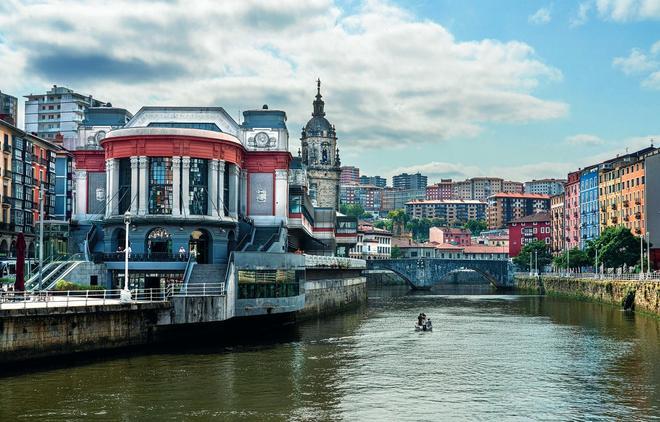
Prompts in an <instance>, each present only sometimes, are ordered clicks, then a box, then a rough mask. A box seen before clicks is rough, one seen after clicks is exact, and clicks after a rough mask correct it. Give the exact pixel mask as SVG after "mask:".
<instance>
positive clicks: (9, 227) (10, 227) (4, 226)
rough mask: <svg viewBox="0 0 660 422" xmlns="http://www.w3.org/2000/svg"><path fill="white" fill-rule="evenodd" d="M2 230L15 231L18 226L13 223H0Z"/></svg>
mask: <svg viewBox="0 0 660 422" xmlns="http://www.w3.org/2000/svg"><path fill="white" fill-rule="evenodd" d="M0 230H7V231H12V232H13V231H14V230H16V226H15V225H14V224H13V223H0Z"/></svg>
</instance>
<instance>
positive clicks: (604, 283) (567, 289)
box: [515, 275, 660, 318]
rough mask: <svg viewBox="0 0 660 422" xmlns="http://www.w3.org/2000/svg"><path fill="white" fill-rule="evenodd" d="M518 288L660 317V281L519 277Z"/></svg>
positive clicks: (516, 280)
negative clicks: (628, 307) (627, 308)
mask: <svg viewBox="0 0 660 422" xmlns="http://www.w3.org/2000/svg"><path fill="white" fill-rule="evenodd" d="M515 283H516V288H517V289H520V290H526V291H532V292H536V293H541V294H550V295H559V296H567V297H573V298H576V299H581V300H592V301H597V302H602V303H609V304H612V305H615V306H624V303H625V302H626V300H628V301H629V303H628V305H629V306H630V305H632V308H633V309H634V310H635V311H640V312H643V313H646V314H649V315H652V316H655V317H658V318H660V281H657V280H615V279H614V280H609V279H608V280H602V279H591V278H576V277H557V276H543V275H541V276H540V277H529V276H518V275H516V277H515Z"/></svg>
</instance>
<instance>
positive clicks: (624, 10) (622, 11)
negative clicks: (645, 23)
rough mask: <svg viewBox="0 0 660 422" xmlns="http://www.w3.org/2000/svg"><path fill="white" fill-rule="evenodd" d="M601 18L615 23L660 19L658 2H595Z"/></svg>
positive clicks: (626, 0) (659, 3)
mask: <svg viewBox="0 0 660 422" xmlns="http://www.w3.org/2000/svg"><path fill="white" fill-rule="evenodd" d="M596 8H597V9H598V14H599V15H600V17H601V18H604V19H608V20H612V21H615V22H631V21H642V20H658V19H660V0H596Z"/></svg>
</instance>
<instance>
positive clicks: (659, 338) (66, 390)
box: [0, 287, 660, 421]
mask: <svg viewBox="0 0 660 422" xmlns="http://www.w3.org/2000/svg"><path fill="white" fill-rule="evenodd" d="M369 294H370V299H369V303H368V306H365V307H363V308H362V309H358V310H354V311H351V312H348V313H344V314H342V315H339V316H335V317H331V318H327V319H321V320H318V321H316V320H314V321H307V322H304V323H300V324H298V325H297V326H293V327H289V328H288V329H284V330H282V332H278V333H273V332H271V333H270V334H269V335H268V336H267V338H266V337H264V338H261V339H259V340H257V341H251V342H250V343H245V342H241V341H239V342H238V344H233V345H231V346H228V345H214V346H208V345H207V346H203V347H202V346H180V347H176V348H172V347H167V348H165V347H162V346H161V347H160V348H159V350H152V351H148V352H147V351H143V352H141V353H137V354H130V355H127V354H123V355H109V356H107V357H104V358H95V359H91V360H85V361H80V362H78V363H76V364H74V365H70V366H68V367H63V366H60V367H50V368H48V367H45V368H40V369H39V370H37V371H33V372H23V373H18V374H11V375H5V376H4V377H2V378H0V400H1V405H0V406H1V407H0V420H40V421H43V420H74V419H80V418H86V419H96V420H158V421H161V420H181V419H195V420H207V419H212V418H215V419H218V420H246V421H256V420H359V421H368V420H377V421H386V420H412V421H418V420H484V421H485V420H488V421H492V420H529V419H533V420H584V421H593V420H660V320H657V319H653V318H650V317H645V316H642V315H634V314H628V313H624V312H622V311H620V310H619V309H617V308H615V307H613V306H609V305H601V304H595V303H587V302H579V301H573V300H568V299H559V298H553V297H539V296H527V295H514V294H511V295H498V294H494V293H493V292H491V291H490V290H489V289H488V288H483V287H482V288H477V287H475V288H463V289H460V290H455V289H452V290H447V291H435V292H429V293H421V294H410V293H409V292H406V291H405V289H400V288H389V289H379V290H371V291H370V292H369ZM422 311H423V312H425V313H426V314H427V315H428V316H430V317H431V318H432V320H433V321H434V331H433V332H431V333H420V332H414V330H413V322H414V319H415V317H416V315H417V314H418V313H419V312H422ZM209 336H211V334H209ZM260 336H261V335H260Z"/></svg>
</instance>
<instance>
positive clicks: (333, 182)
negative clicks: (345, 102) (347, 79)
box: [300, 80, 341, 210]
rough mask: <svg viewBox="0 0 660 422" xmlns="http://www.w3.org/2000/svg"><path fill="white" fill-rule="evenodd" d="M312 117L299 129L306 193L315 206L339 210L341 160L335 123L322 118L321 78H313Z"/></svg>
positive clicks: (323, 112) (323, 113) (323, 116)
mask: <svg viewBox="0 0 660 422" xmlns="http://www.w3.org/2000/svg"><path fill="white" fill-rule="evenodd" d="M313 106H314V112H313V113H312V118H311V119H310V120H309V121H308V122H307V124H306V125H305V127H304V128H303V130H302V136H301V138H300V140H301V141H302V161H303V164H305V165H307V178H308V180H309V195H310V198H311V199H312V203H313V204H314V206H317V207H321V208H334V209H335V210H339V176H340V174H341V169H340V167H341V162H340V160H339V148H337V134H336V132H335V127H334V125H331V124H330V122H329V121H328V119H326V118H325V111H324V107H325V103H324V102H323V98H322V96H321V81H320V80H317V81H316V99H315V100H314V102H313Z"/></svg>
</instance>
